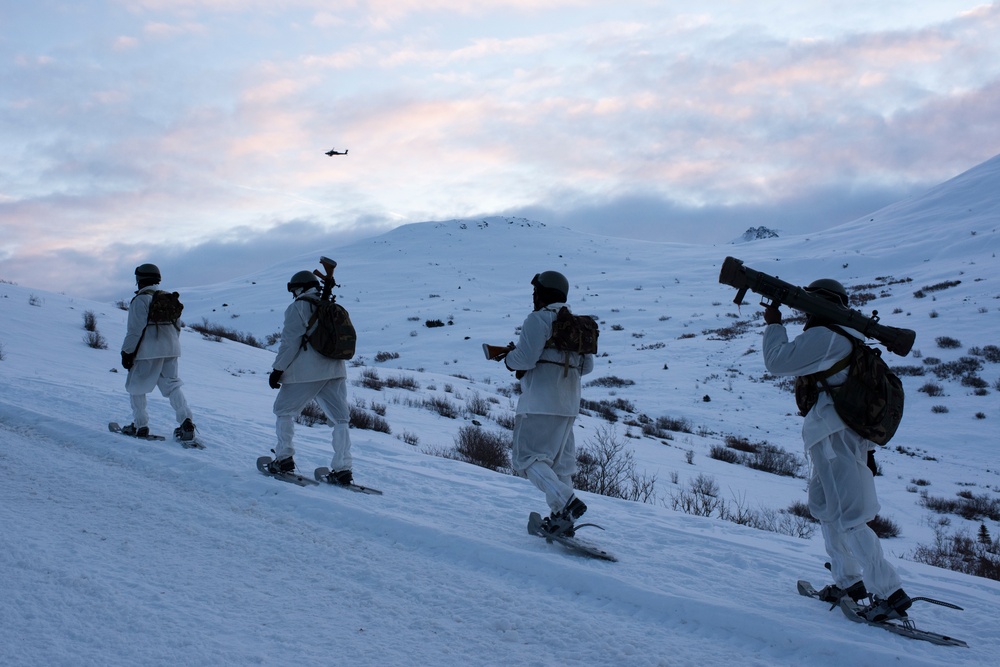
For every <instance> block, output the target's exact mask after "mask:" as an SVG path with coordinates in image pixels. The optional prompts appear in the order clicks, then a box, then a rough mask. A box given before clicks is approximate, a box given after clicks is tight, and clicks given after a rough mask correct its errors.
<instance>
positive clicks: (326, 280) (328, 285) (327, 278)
mask: <svg viewBox="0 0 1000 667" xmlns="http://www.w3.org/2000/svg"><path fill="white" fill-rule="evenodd" d="M319 263H320V264H322V265H323V268H324V269H326V273H320V270H319V269H315V270H314V271H313V275H315V276H316V277H317V278H319V279H320V280H322V281H323V297H322V298H323V301H329V300H330V294H331V293H332V292H333V288H334V287H340V285H338V284H337V282H336V281H335V280H334V279H333V270H334V269H335V268H337V262H335V261H333V260H332V259H330V258H329V257H320V258H319Z"/></svg>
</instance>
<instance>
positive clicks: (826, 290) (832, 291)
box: [802, 278, 850, 308]
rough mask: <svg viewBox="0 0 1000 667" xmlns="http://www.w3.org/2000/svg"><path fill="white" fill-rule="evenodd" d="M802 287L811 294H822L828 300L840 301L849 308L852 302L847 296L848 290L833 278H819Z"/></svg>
mask: <svg viewBox="0 0 1000 667" xmlns="http://www.w3.org/2000/svg"><path fill="white" fill-rule="evenodd" d="M802 289H804V290H805V291H806V292H809V293H810V294H816V295H818V296H821V297H823V298H824V299H826V300H827V301H833V302H835V303H839V304H840V305H841V306H843V307H844V308H847V306H848V305H849V303H850V300H849V298H848V296H847V290H846V289H844V286H843V285H841V284H840V283H839V282H837V281H836V280H834V279H833V278H820V279H819V280H814V281H812V282H811V283H809V285H808V286H806V287H803V288H802Z"/></svg>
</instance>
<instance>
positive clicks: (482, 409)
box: [465, 393, 491, 417]
mask: <svg viewBox="0 0 1000 667" xmlns="http://www.w3.org/2000/svg"><path fill="white" fill-rule="evenodd" d="M490 407H491V406H490V402H489V401H488V400H487V399H485V398H483V397H482V396H480V395H479V394H478V393H476V394H473V395H472V398H468V399H466V401H465V409H466V410H467V411H469V412H470V413H471V414H474V415H479V416H480V417H488V416H489V414H490Z"/></svg>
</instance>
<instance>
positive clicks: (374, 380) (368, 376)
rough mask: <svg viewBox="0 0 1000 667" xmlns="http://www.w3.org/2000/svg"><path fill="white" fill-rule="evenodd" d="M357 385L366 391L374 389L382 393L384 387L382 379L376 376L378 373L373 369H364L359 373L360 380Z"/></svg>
mask: <svg viewBox="0 0 1000 667" xmlns="http://www.w3.org/2000/svg"><path fill="white" fill-rule="evenodd" d="M357 384H358V385H360V386H362V387H365V388H366V389H374V390H375V391H382V387H384V386H385V383H384V382H383V381H382V378H380V377H379V375H378V371H377V370H376V369H374V368H365V369H364V370H363V371H361V379H360V380H358V381H357Z"/></svg>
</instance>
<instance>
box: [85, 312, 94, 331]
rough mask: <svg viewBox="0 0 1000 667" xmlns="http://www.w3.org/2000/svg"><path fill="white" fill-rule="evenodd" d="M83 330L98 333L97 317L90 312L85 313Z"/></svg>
mask: <svg viewBox="0 0 1000 667" xmlns="http://www.w3.org/2000/svg"><path fill="white" fill-rule="evenodd" d="M83 328H84V330H85V331H97V315H95V314H94V311H92V310H88V311H85V312H84V313H83Z"/></svg>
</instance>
